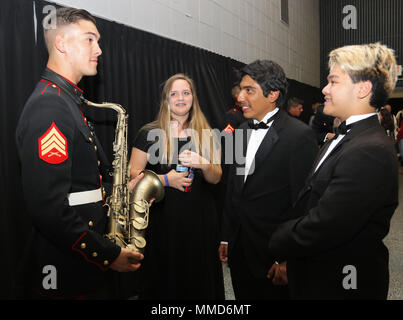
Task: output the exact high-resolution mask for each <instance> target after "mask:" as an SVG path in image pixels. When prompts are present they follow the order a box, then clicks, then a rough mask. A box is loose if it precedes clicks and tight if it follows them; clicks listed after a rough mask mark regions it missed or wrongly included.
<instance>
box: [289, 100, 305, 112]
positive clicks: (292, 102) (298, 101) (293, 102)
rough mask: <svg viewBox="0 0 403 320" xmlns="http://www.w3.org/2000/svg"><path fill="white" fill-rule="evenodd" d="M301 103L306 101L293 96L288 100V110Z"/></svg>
mask: <svg viewBox="0 0 403 320" xmlns="http://www.w3.org/2000/svg"><path fill="white" fill-rule="evenodd" d="M299 104H304V101H303V100H301V99H299V98H296V97H292V98H290V99H288V101H287V110H289V109H290V108H291V107H296V106H297V105H299Z"/></svg>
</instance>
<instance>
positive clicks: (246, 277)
mask: <svg viewBox="0 0 403 320" xmlns="http://www.w3.org/2000/svg"><path fill="white" fill-rule="evenodd" d="M229 259H230V270H231V279H232V287H233V289H234V294H235V298H236V299H237V300H288V299H289V293H288V287H287V286H275V285H273V283H272V281H271V279H268V278H267V277H261V278H257V277H255V276H254V275H253V274H252V273H251V271H250V270H249V267H248V266H247V261H246V259H245V257H244V255H243V250H242V248H241V247H240V246H239V245H238V244H237V243H236V244H235V246H234V248H233V249H232V250H231V253H230V256H229ZM270 267H271V266H269V267H268V268H267V271H269V269H270Z"/></svg>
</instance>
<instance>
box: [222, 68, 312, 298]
mask: <svg viewBox="0 0 403 320" xmlns="http://www.w3.org/2000/svg"><path fill="white" fill-rule="evenodd" d="M241 78H242V80H241V82H240V88H241V92H240V94H239V96H238V101H239V103H240V104H241V106H242V111H243V114H244V117H245V118H247V119H249V121H248V122H245V123H243V124H241V126H240V127H239V130H240V131H238V132H235V144H236V148H235V151H236V152H237V151H238V150H239V151H241V153H242V155H243V156H244V157H245V158H244V159H245V162H244V163H239V162H240V161H238V163H234V164H232V165H231V168H230V172H229V178H228V189H227V198H226V201H225V209H224V217H223V240H225V242H224V243H222V244H221V246H220V249H219V254H220V258H221V261H223V262H226V261H227V257H228V262H229V267H230V268H231V278H232V283H233V288H234V293H235V297H236V298H237V299H287V298H288V290H287V287H285V286H284V284H286V283H283V282H282V281H281V279H282V278H281V277H280V275H281V272H282V271H284V265H283V264H282V263H281V262H282V261H281V260H280V259H278V257H275V256H274V255H272V254H270V252H267V241H268V236H269V235H270V234H271V232H272V230H273V229H274V228H275V227H276V226H277V225H278V224H279V223H282V222H284V221H287V220H289V219H290V218H292V217H290V216H289V212H290V209H291V208H292V204H293V202H294V201H295V200H296V198H297V195H298V193H299V191H300V190H301V188H302V187H303V185H304V181H305V179H306V177H307V175H308V173H309V171H310V169H311V167H312V164H313V161H314V159H315V156H316V153H317V144H316V139H315V136H314V133H313V131H312V130H311V129H310V128H309V127H308V126H307V125H306V124H304V123H303V122H301V121H299V120H297V119H295V118H292V117H290V116H289V115H288V114H287V113H286V112H285V111H284V110H283V109H280V107H281V106H282V104H283V103H284V98H285V95H286V91H287V80H286V77H285V74H284V71H283V69H282V68H281V67H280V66H279V65H278V64H277V63H275V62H273V61H267V60H264V61H259V60H258V61H255V62H253V63H251V64H249V65H247V66H245V67H244V68H243V69H242V70H241ZM239 133H241V134H239ZM239 137H241V138H240V139H238V138H239ZM240 144H241V145H242V146H241V147H240V148H238V147H239V145H240ZM239 158H240V157H239V155H235V157H234V159H239ZM276 259H277V260H276ZM269 270H270V277H271V278H270V279H269V278H268V273H269ZM272 281H274V282H275V283H281V284H283V286H275V285H273V282H272Z"/></svg>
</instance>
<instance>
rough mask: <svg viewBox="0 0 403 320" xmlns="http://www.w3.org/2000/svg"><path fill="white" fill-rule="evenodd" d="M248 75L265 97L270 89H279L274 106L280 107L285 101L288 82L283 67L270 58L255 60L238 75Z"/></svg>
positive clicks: (241, 76)
mask: <svg viewBox="0 0 403 320" xmlns="http://www.w3.org/2000/svg"><path fill="white" fill-rule="evenodd" d="M246 75H248V76H250V77H251V78H252V79H253V80H254V81H256V82H257V83H258V84H259V86H260V87H261V88H262V90H263V95H264V96H265V97H267V96H268V94H269V93H270V92H271V91H277V90H278V91H280V94H279V96H278V99H277V101H276V106H277V107H281V106H282V105H283V104H284V102H285V96H286V94H287V88H288V82H287V78H286V76H285V73H284V70H283V68H282V67H281V66H280V65H279V64H277V63H276V62H274V61H271V60H256V61H254V62H252V63H250V64H248V65H246V66H245V67H243V68H242V69H241V70H240V71H239V77H240V79H242V78H243V77H244V76H246Z"/></svg>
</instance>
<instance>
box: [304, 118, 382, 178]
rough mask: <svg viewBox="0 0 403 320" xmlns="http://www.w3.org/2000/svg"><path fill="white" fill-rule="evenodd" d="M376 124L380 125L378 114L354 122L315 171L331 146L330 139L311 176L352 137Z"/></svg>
mask: <svg viewBox="0 0 403 320" xmlns="http://www.w3.org/2000/svg"><path fill="white" fill-rule="evenodd" d="M376 125H379V121H378V117H377V116H372V117H369V118H367V119H364V120H360V121H358V122H356V123H354V126H353V127H352V128H351V130H350V131H349V132H348V133H347V134H346V136H345V137H344V138H343V139H342V140H341V141H340V142H339V143H338V144H337V145H336V147H335V148H334V149H333V150H332V151H331V152H330V154H329V155H328V156H327V158H326V159H325V160H324V161H323V163H322V164H321V166H320V167H319V168H318V170H316V171H314V170H315V169H316V167H317V165H318V163H319V161H320V159H322V157H323V156H324V155H325V153H326V151H327V149H328V148H329V146H330V144H331V141H329V144H328V146H327V148H326V150H324V151H323V152H321V154H320V156H318V157H317V161H316V163H315V165H314V167H313V168H312V174H311V176H314V175H315V174H316V173H317V172H318V171H319V170H320V169H321V167H323V165H324V164H325V163H326V162H328V161H329V159H331V158H332V157H333V156H334V155H335V154H337V152H338V150H340V148H341V147H342V146H343V145H344V144H345V143H347V142H348V141H350V140H351V139H353V138H354V137H355V136H357V135H358V134H360V133H361V132H362V131H364V130H366V129H368V128H371V127H374V126H376Z"/></svg>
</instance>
